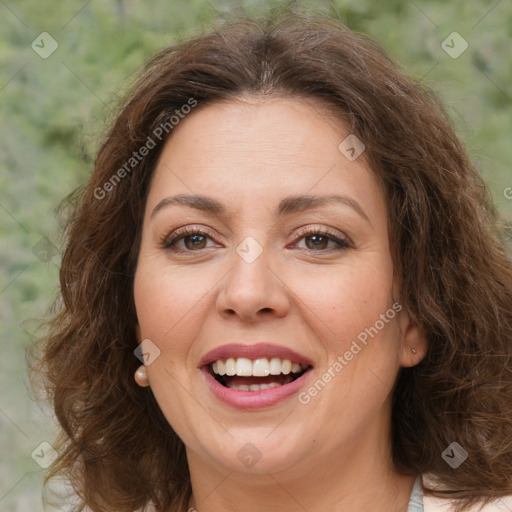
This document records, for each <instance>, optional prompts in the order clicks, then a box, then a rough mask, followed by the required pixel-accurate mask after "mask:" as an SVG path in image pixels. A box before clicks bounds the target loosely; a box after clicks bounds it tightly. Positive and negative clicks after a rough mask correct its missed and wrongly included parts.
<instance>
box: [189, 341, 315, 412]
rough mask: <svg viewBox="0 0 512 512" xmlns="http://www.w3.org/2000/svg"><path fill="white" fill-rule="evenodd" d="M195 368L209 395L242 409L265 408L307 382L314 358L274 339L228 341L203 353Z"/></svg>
mask: <svg viewBox="0 0 512 512" xmlns="http://www.w3.org/2000/svg"><path fill="white" fill-rule="evenodd" d="M198 368H199V369H200V370H201V372H202V373H203V375H204V376H205V380H206V384H207V387H208V389H209V390H210V392H211V393H212V395H213V396H214V397H215V398H216V399H217V400H219V401H220V402H222V403H223V404H224V405H227V406H229V407H232V408H236V409H239V410H244V411H258V410H264V409H268V408H271V407H274V406H277V405H278V404H280V403H282V402H285V401H286V400H288V399H290V398H291V397H292V396H294V395H296V394H297V393H298V392H299V391H300V389H301V388H303V387H304V386H306V384H307V382H308V381H309V378H310V376H311V375H312V373H313V372H312V370H313V362H312V361H311V359H309V358H308V357H306V356H304V355H302V354H299V353H298V352H295V351H294V350H291V349H289V348H287V347H285V346H282V345H278V344H275V343H265V342H263V343H261V342H260V343H257V344H253V345H247V344H245V343H231V344H228V345H223V346H220V347H217V348H215V349H213V350H211V351H210V352H208V353H207V354H206V355H204V356H203V358H202V359H201V361H200V362H199V365H198Z"/></svg>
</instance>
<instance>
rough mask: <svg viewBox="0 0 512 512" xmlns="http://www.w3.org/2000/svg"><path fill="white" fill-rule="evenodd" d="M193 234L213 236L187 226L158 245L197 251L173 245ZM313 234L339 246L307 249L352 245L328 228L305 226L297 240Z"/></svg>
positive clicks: (177, 250)
mask: <svg viewBox="0 0 512 512" xmlns="http://www.w3.org/2000/svg"><path fill="white" fill-rule="evenodd" d="M194 235H202V236H207V237H209V238H213V237H212V236H211V235H210V234H209V233H208V232H207V231H203V230H200V229H197V228H193V227H187V228H183V229H180V230H178V231H176V232H175V233H174V234H172V235H171V236H166V237H164V238H163V240H161V242H160V246H161V248H162V249H164V250H166V251H170V252H174V253H179V252H181V253H186V252H199V251H201V249H198V250H197V251H194V250H191V249H177V248H176V245H175V244H176V242H177V241H179V240H181V239H185V238H187V237H189V236H194ZM313 235H320V236H323V237H326V238H327V239H328V240H330V241H333V242H335V243H337V244H338V245H339V247H338V248H334V249H333V248H331V249H323V250H319V251H315V250H314V249H307V248H306V250H307V251H311V252H331V251H333V250H334V251H343V250H346V249H349V248H352V245H351V244H350V243H349V242H348V240H344V239H342V238H340V237H339V236H337V234H336V233H335V232H333V231H331V230H330V229H328V228H305V229H302V230H300V231H299V232H298V233H297V236H298V237H299V240H301V239H303V238H307V237H310V236H313Z"/></svg>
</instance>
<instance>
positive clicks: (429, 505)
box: [423, 496, 512, 512]
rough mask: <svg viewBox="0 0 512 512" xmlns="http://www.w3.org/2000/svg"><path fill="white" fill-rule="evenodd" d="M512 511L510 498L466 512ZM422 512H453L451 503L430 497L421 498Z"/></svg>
mask: <svg viewBox="0 0 512 512" xmlns="http://www.w3.org/2000/svg"><path fill="white" fill-rule="evenodd" d="M511 510H512V496H507V497H505V498H497V499H496V500H495V501H493V502H492V503H488V504H487V505H484V506H483V507H482V506H481V505H475V506H473V507H471V508H470V509H468V511H467V512H510V511H511ZM423 511H424V512H453V508H452V506H451V501H450V500H446V499H443V498H434V497H432V496H423Z"/></svg>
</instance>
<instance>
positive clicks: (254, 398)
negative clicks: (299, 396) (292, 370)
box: [201, 356, 312, 411]
mask: <svg viewBox="0 0 512 512" xmlns="http://www.w3.org/2000/svg"><path fill="white" fill-rule="evenodd" d="M240 357H241V356H240ZM201 372H202V373H203V375H204V376H205V379H206V382H207V384H208V387H209V389H210V391H211V392H212V393H213V394H214V395H215V397H217V398H218V399H219V400H220V401H221V402H223V403H224V404H226V405H229V406H231V407H235V408H237V409H243V410H246V411H255V410H258V409H266V408H269V407H272V406H273V405H276V404H277V403H279V402H281V401H283V400H285V399H286V398H288V397H290V396H292V395H295V394H296V393H297V392H298V391H299V389H300V388H301V387H302V386H304V385H305V383H306V381H307V380H308V378H309V376H310V375H311V372H312V370H311V368H310V369H309V370H307V371H306V372H305V373H304V374H302V375H301V376H300V377H299V378H298V379H295V380H294V381H293V382H290V383H289V384H283V385H282V386H278V387H275V388H267V389H260V390H259V391H239V390H238V389H231V388H227V387H224V386H223V385H222V384H221V383H220V382H217V380H216V379H215V377H213V375H212V374H211V373H210V372H209V370H208V366H207V365H204V366H203V367H202V368H201Z"/></svg>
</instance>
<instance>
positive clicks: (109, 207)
mask: <svg viewBox="0 0 512 512" xmlns="http://www.w3.org/2000/svg"><path fill="white" fill-rule="evenodd" d="M496 223H497V219H496V215H495V213H494V210H493V208H492V204H491V201H490V198H489V194H488V192H487V190H486V188H485V186H484V184H483V182H482V180H481V178H480V177H479V175H478V174H477V172H476V171H475V170H474V168H473V167H472V165H471V163H470V162H469V160H468V157H467V155H466V153H465V151H464V149H463V147H462V146H461V144H460V142H459V141H458V139H457V138H456V136H455V134H454V133H453V131H452V129H451V127H450V125H449V121H448V120H447V118H446V116H445V114H444V111H443V110H442V107H441V106H440V105H439V104H438V103H437V101H436V100H435V99H434V98H432V97H431V95H430V94H429V93H428V92H426V91H425V90H424V89H423V88H422V87H421V86H420V85H419V84H416V83H414V82H413V81H412V80H411V79H410V78H408V77H406V76H404V75H403V73H402V72H401V71H400V70H398V68H397V66H396V65H395V63H394V62H393V61H392V60H391V59H390V58H389V57H388V56H387V55H386V54H385V53H384V51H383V50H382V49H381V48H380V47H379V46H378V45H377V44H376V43H374V42H373V41H372V40H370V39H369V38H367V37H365V36H362V35H358V34H355V33H353V32H351V31H350V30H349V29H348V28H346V27H345V26H343V25H342V24H341V23H339V22H336V21H333V20H330V19H328V18H325V17H321V16H307V15H301V14H296V13H285V14H282V15H280V16H278V17H277V18H275V19H272V20H267V21H255V20H235V21H233V22H231V23H229V24H227V25H226V26H224V27H223V28H222V29H221V30H220V31H217V32H212V33H211V34H207V35H205V36H201V37H198V38H197V39H194V40H192V41H189V42H187V43H184V44H181V45H179V46H177V47H172V48H167V49H164V50H162V51H161V52H159V53H158V54H157V55H156V56H155V57H154V58H153V59H152V60H151V62H150V63H149V64H148V65H147V66H146V69H145V70H144V72H143V73H142V74H141V76H140V78H139V79H138V81H137V82H136V84H135V85H134V86H133V88H132V90H131V92H130V93H129V94H128V96H127V98H126V100H125V101H124V103H123V105H122V106H121V109H120V112H119V115H118V117H117V119H116V120H115V122H114V123H113V126H112V128H111V130H110V131H109V133H108V135H107V137H106V139H105V141H104V143H103V145H102V147H101V149H100V151H99V153H98V157H97V159H96V163H95V168H94V172H93V174H92V176H91V179H90V181H89V183H88V184H87V186H86V187H85V189H84V190H83V193H82V194H81V197H80V201H79V203H78V205H77V210H76V214H75V215H74V217H73V219H72V220H71V223H70V227H69V232H68V236H69V245H68V247H67V249H66V252H65V254H64V257H63V262H62V269H61V287H62V296H63V307H62V310H61V312H60V313H59V315H58V316H57V317H56V318H55V319H54V321H53V324H52V329H51V332H50V334H49V336H48V338H47V339H46V342H45V345H44V351H45V352H44V358H43V359H42V361H41V364H42V366H43V367H44V368H45V371H46V372H47V376H48V387H49V390H50V392H51V393H52V396H53V398H54V408H55V413H56V416H57V418H58V420H59V422H60V425H61V426H62V436H61V438H60V440H59V443H58V446H57V448H58V451H59V453H60V456H59V459H58V460H57V461H56V463H55V464H54V465H53V466H52V473H51V475H59V474H61V475H65V476H66V478H67V479H68V480H69V481H70V482H71V484H72V485H73V487H74V489H75V491H76V493H77V495H78V496H79V498H80V500H81V503H82V504H83V505H84V506H86V507H88V509H89V510H94V511H100V510H109V511H114V510H119V511H133V510H135V509H143V508H144V507H146V506H154V509H155V510H157V511H160V512H171V511H172V512H174V511H180V512H181V511H186V510H190V509H192V510H198V511H199V512H210V511H218V510H225V511H234V510H243V511H244V512H246V511H247V512H253V511H254V512H256V511H272V510H280V511H281V510H286V511H295V510H297V511H299V510H307V511H319V510H326V509H330V510H337V511H338V510H339V511H342V510H351V511H352V510H361V511H362V510H380V511H393V512H394V511H399V510H400V511H406V510H409V511H413V510H423V509H424V510H426V511H428V510H433V509H436V508H438V507H439V506H440V504H441V503H448V504H453V505H454V506H455V507H458V509H460V510H469V509H470V507H473V506H476V505H479V504H482V503H488V505H487V508H486V509H485V510H501V509H500V508H499V507H504V506H505V503H506V502H505V497H506V496H507V495H509V494H511V493H512V437H511V436H510V433H511V428H510V426H511V421H512V411H511V404H512V376H511V370H510V360H511V354H512V308H511V304H512V263H511V259H510V251H509V249H508V248H507V247H506V244H505V242H504V238H503V236H502V235H501V234H500V233H499V232H498V230H497V229H496ZM502 498H503V499H502ZM443 509H444V508H443Z"/></svg>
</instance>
